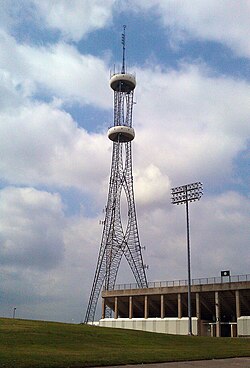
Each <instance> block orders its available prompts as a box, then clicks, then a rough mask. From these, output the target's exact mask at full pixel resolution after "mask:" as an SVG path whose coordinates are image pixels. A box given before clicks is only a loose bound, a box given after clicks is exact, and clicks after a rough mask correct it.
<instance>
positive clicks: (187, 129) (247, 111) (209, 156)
mask: <svg viewBox="0 0 250 368" xmlns="http://www.w3.org/2000/svg"><path fill="white" fill-rule="evenodd" d="M137 82H138V86H137V91H136V95H137V102H138V104H137V105H136V108H135V111H134V121H135V129H136V139H135V143H134V145H135V167H136V165H138V166H139V167H140V169H141V170H143V168H144V169H145V168H146V167H147V166H148V165H150V164H151V163H153V164H154V165H156V166H157V167H158V168H159V169H160V171H161V172H162V174H163V175H167V176H168V177H169V178H171V181H174V185H175V184H176V185H178V184H181V181H182V180H183V181H187V182H188V181H191V182H192V181H196V180H204V181H207V182H208V183H210V185H213V186H214V184H212V183H211V182H210V180H211V178H213V180H216V181H217V183H218V185H220V184H221V183H223V182H224V183H225V182H228V181H230V180H231V175H232V169H233V160H234V159H235V158H236V157H237V155H238V154H239V153H240V152H241V151H242V150H244V149H245V148H246V144H247V141H248V139H249V138H250V126H249V116H250V107H249V102H248V100H249V95H250V86H249V84H247V83H246V82H243V81H240V80H233V79H231V78H229V77H228V78H226V77H220V76H215V75H213V74H211V73H210V72H209V70H208V71H207V70H206V69H204V68H203V67H202V66H199V65H196V66H188V65H184V66H182V67H181V69H180V71H178V72H177V71H171V70H169V71H161V70H155V69H144V70H137ZM197 176H198V177H197ZM215 178H216V179H215ZM178 181H180V183H178Z"/></svg>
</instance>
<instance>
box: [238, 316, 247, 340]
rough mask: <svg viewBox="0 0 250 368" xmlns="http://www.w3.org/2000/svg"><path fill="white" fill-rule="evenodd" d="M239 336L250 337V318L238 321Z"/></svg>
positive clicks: (242, 318) (244, 317)
mask: <svg viewBox="0 0 250 368" xmlns="http://www.w3.org/2000/svg"><path fill="white" fill-rule="evenodd" d="M237 325H238V336H239V337H243V336H246V337H250V316H242V317H239V318H238V319H237Z"/></svg>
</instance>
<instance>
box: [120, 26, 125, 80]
mask: <svg viewBox="0 0 250 368" xmlns="http://www.w3.org/2000/svg"><path fill="white" fill-rule="evenodd" d="M125 30H126V25H124V26H123V33H122V70H121V73H122V74H125V69H126V68H125V67H126V65H125V51H126V38H125V37H126V34H125Z"/></svg>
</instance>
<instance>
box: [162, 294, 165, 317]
mask: <svg viewBox="0 0 250 368" xmlns="http://www.w3.org/2000/svg"><path fill="white" fill-rule="evenodd" d="M164 317H165V304H164V295H163V294H162V295H161V318H164Z"/></svg>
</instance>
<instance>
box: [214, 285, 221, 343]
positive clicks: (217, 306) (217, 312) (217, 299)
mask: <svg viewBox="0 0 250 368" xmlns="http://www.w3.org/2000/svg"><path fill="white" fill-rule="evenodd" d="M215 318H216V337H220V295H219V292H218V291H215Z"/></svg>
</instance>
